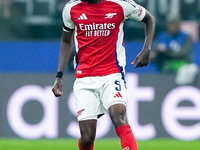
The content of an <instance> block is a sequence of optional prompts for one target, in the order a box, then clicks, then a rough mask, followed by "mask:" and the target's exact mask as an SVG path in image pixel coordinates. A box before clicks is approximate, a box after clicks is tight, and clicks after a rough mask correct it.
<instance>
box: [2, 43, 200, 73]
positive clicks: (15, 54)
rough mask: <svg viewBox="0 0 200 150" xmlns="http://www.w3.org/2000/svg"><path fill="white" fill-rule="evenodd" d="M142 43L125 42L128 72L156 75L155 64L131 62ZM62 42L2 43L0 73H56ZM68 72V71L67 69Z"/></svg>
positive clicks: (198, 50)
mask: <svg viewBox="0 0 200 150" xmlns="http://www.w3.org/2000/svg"><path fill="white" fill-rule="evenodd" d="M142 46H143V43H142V42H125V48H126V56H127V66H126V72H135V73H156V72H157V68H156V66H155V64H153V63H150V64H149V65H148V66H147V67H143V68H137V69H134V66H133V65H131V62H132V61H133V60H134V59H135V57H136V56H137V54H138V53H139V52H140V50H141V49H142ZM59 49H60V42H1V43H0V50H1V55H0V72H3V73H55V72H56V71H57V65H58V57H59ZM193 53H194V57H195V59H194V62H195V63H196V64H197V65H198V66H200V60H198V58H199V57H200V43H196V44H195V45H194V51H193ZM66 71H67V69H66Z"/></svg>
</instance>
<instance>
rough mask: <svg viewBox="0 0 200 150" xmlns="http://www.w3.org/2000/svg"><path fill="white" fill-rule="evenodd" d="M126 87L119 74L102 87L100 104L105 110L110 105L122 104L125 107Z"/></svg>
mask: <svg viewBox="0 0 200 150" xmlns="http://www.w3.org/2000/svg"><path fill="white" fill-rule="evenodd" d="M126 91H127V90H126V86H125V81H124V80H123V79H122V76H121V74H116V75H114V76H113V77H112V78H111V79H110V80H109V81H108V82H107V83H106V84H105V86H104V89H103V92H102V97H101V100H102V103H103V106H104V108H105V109H106V110H108V109H109V107H111V106H112V105H115V104H122V105H125V106H126Z"/></svg>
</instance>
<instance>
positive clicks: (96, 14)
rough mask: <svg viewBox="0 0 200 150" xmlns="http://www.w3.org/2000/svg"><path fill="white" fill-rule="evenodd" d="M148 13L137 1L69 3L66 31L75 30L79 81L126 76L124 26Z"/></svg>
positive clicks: (65, 13)
mask: <svg viewBox="0 0 200 150" xmlns="http://www.w3.org/2000/svg"><path fill="white" fill-rule="evenodd" d="M145 14H146V10H145V9H144V8H143V7H141V6H139V5H137V4H136V3H135V2H134V1H133V0H104V1H102V2H101V3H99V4H89V3H88V2H82V1H80V0H72V1H70V2H68V3H67V4H66V5H65V7H64V10H63V22H64V26H63V29H64V31H66V32H68V31H70V30H73V29H74V41H75V46H76V52H77V55H76V58H75V62H76V73H75V75H76V78H82V77H87V76H103V75H108V74H112V73H120V72H121V73H123V74H124V73H125V70H124V68H125V65H126V58H125V48H124V46H123V37H124V33H123V25H124V22H125V19H128V18H130V19H135V20H137V21H141V20H142V19H143V18H144V16H145Z"/></svg>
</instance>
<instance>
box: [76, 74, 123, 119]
mask: <svg viewBox="0 0 200 150" xmlns="http://www.w3.org/2000/svg"><path fill="white" fill-rule="evenodd" d="M74 95H75V103H76V109H77V117H78V121H81V120H91V119H97V118H98V117H100V116H101V115H103V114H104V113H105V109H106V110H107V111H108V108H109V107H110V106H112V105H114V104H124V105H126V87H125V81H124V79H122V75H121V74H120V73H115V74H110V75H107V76H95V77H85V78H77V79H76V80H75V82H74Z"/></svg>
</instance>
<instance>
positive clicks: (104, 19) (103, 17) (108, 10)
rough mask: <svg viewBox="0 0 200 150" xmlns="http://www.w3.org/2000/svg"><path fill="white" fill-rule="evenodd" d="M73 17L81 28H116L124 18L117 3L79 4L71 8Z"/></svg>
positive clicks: (78, 27)
mask: <svg viewBox="0 0 200 150" xmlns="http://www.w3.org/2000/svg"><path fill="white" fill-rule="evenodd" d="M71 19H72V21H73V22H74V23H75V25H76V26H77V29H80V30H99V29H100V30H101V29H114V28H116V27H118V26H119V25H120V23H121V22H122V21H123V20H124V13H123V9H122V7H120V6H119V5H117V4H112V5H110V4H107V5H105V4H101V5H85V6H84V5H79V6H76V7H74V8H72V10H71Z"/></svg>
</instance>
